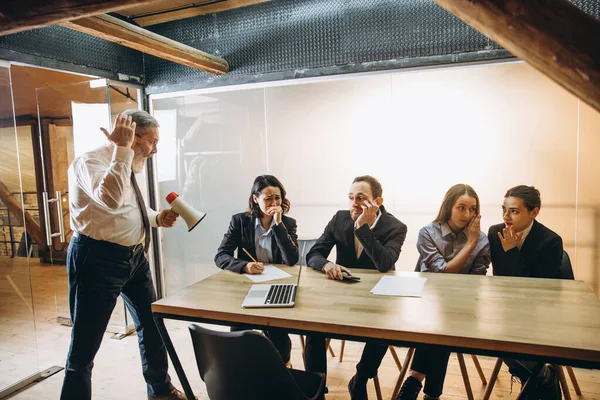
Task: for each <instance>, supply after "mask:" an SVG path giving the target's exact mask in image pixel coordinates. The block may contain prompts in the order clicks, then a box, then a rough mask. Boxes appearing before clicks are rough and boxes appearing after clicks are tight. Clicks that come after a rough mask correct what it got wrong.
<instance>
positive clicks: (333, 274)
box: [323, 262, 352, 281]
mask: <svg viewBox="0 0 600 400" xmlns="http://www.w3.org/2000/svg"><path fill="white" fill-rule="evenodd" d="M342 271H345V272H347V273H348V275H352V273H351V272H350V271H349V270H348V268H346V267H342V266H341V265H337V264H334V263H332V262H329V263H327V264H325V266H324V267H323V272H325V273H326V274H327V278H329V279H337V280H338V281H341V280H343V279H344V275H342Z"/></svg>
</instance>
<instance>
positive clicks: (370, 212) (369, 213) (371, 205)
mask: <svg viewBox="0 0 600 400" xmlns="http://www.w3.org/2000/svg"><path fill="white" fill-rule="evenodd" d="M361 207H362V209H363V212H362V214H360V215H359V216H358V218H357V219H356V224H357V225H358V227H359V228H360V227H361V226H362V225H363V224H368V225H369V228H370V227H371V226H372V225H373V224H374V223H375V220H376V219H377V213H378V212H379V206H378V205H377V203H375V201H374V200H369V199H367V200H365V201H364V203H363V204H361Z"/></svg>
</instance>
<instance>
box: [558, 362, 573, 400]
mask: <svg viewBox="0 0 600 400" xmlns="http://www.w3.org/2000/svg"><path fill="white" fill-rule="evenodd" d="M556 372H557V373H558V380H559V381H560V387H561V388H562V393H563V396H564V398H565V400H571V392H569V385H568V384H567V377H566V376H565V370H564V369H563V367H561V366H560V365H557V366H556Z"/></svg>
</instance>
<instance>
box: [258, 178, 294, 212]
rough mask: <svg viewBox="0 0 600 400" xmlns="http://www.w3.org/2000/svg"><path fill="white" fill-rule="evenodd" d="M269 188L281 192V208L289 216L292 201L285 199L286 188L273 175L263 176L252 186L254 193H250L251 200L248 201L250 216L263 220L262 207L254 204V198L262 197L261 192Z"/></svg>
mask: <svg viewBox="0 0 600 400" xmlns="http://www.w3.org/2000/svg"><path fill="white" fill-rule="evenodd" d="M269 186H273V187H278V188H279V190H280V191H281V208H283V213H284V214H287V212H288V211H289V210H290V201H289V200H288V199H287V198H286V197H285V194H286V193H285V188H284V187H283V185H282V184H281V182H279V179H277V178H275V177H274V176H273V175H261V176H257V177H256V179H255V180H254V184H253V185H252V192H250V198H249V199H248V214H249V215H252V216H253V217H256V218H261V217H262V216H263V213H262V211H261V210H260V206H259V205H258V204H257V203H255V202H254V199H253V198H252V196H257V197H258V196H260V192H262V190H263V189H264V188H266V187H269Z"/></svg>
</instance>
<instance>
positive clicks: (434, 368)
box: [397, 184, 490, 400]
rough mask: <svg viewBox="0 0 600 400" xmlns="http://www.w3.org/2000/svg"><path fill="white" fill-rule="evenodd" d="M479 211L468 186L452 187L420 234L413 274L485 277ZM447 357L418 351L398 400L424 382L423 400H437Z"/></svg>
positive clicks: (406, 399)
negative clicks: (415, 272)
mask: <svg viewBox="0 0 600 400" xmlns="http://www.w3.org/2000/svg"><path fill="white" fill-rule="evenodd" d="M479 210H480V205H479V196H477V193H475V190H473V188H472V187H471V186H469V185H465V184H458V185H454V186H452V187H451V188H450V189H449V190H448V192H446V195H445V196H444V200H443V202H442V205H441V207H440V210H439V212H438V215H437V217H436V218H435V220H434V221H433V222H432V223H431V224H429V225H427V226H425V227H423V228H421V230H420V231H419V238H418V239H417V250H418V251H419V260H418V261H417V266H416V268H415V270H416V271H417V272H440V273H449V274H480V275H485V274H486V273H487V269H488V267H489V264H490V244H489V241H488V238H487V235H485V234H484V233H483V232H481V229H480V226H479V223H480V221H481V215H479ZM424 318H427V316H426V315H425V316H424ZM449 357H450V351H448V350H444V349H441V350H440V349H429V348H417V350H416V351H415V355H414V359H413V361H412V365H411V374H410V376H409V377H408V378H407V379H406V381H404V384H403V385H402V388H401V389H400V394H399V395H398V397H397V400H416V399H417V396H418V395H419V392H420V391H421V388H422V387H423V384H422V382H423V380H425V389H424V392H425V397H424V399H438V398H439V397H440V396H441V395H442V390H443V387H444V379H445V377H446V369H447V367H448V359H449Z"/></svg>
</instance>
